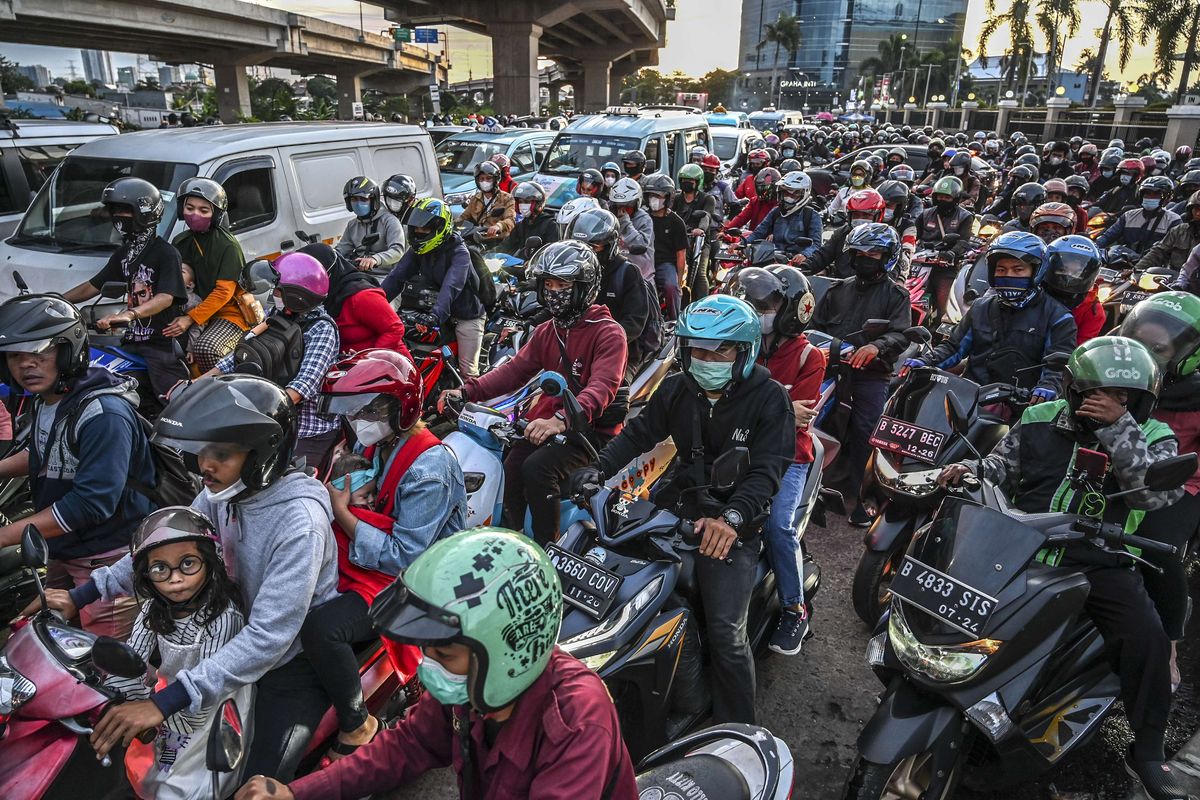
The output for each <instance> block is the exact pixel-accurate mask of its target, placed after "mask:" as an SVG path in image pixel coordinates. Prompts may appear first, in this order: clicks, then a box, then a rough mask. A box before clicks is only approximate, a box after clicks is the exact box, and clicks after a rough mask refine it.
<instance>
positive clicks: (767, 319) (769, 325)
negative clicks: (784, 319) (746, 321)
mask: <svg viewBox="0 0 1200 800" xmlns="http://www.w3.org/2000/svg"><path fill="white" fill-rule="evenodd" d="M758 322H759V325H760V326H761V327H762V332H763V333H764V334H770V333H774V332H775V313H774V312H772V313H770V314H759V315H758Z"/></svg>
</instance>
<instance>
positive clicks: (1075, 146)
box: [1070, 136, 1083, 151]
mask: <svg viewBox="0 0 1200 800" xmlns="http://www.w3.org/2000/svg"><path fill="white" fill-rule="evenodd" d="M1070 145H1071V149H1072V150H1075V151H1078V150H1079V148H1080V147H1082V146H1083V137H1082V136H1072V137H1071V139H1070Z"/></svg>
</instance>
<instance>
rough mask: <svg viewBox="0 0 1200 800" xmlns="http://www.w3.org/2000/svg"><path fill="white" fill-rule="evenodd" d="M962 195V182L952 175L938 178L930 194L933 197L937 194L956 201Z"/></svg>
mask: <svg viewBox="0 0 1200 800" xmlns="http://www.w3.org/2000/svg"><path fill="white" fill-rule="evenodd" d="M962 193H963V182H962V181H960V180H959V179H958V178H955V177H954V176H953V175H947V176H946V177H944V178H938V180H937V183H935V184H933V192H932V193H931V194H932V195H933V196H934V197H936V196H937V195H939V194H941V195H947V196H949V197H953V198H954V199H955V200H956V201H957V200H958V198H959V197H961V196H962Z"/></svg>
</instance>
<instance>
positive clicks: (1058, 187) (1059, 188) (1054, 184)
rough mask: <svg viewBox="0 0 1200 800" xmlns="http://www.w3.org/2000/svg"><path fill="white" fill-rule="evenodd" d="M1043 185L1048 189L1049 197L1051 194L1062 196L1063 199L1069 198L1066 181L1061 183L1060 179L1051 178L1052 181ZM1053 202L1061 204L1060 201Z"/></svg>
mask: <svg viewBox="0 0 1200 800" xmlns="http://www.w3.org/2000/svg"><path fill="white" fill-rule="evenodd" d="M1042 185H1043V186H1044V187H1045V189H1046V194H1047V196H1049V195H1050V194H1060V195H1062V196H1063V197H1066V196H1067V182H1066V181H1060V180H1059V179H1058V178H1051V179H1050V180H1048V181H1046V182H1045V183H1044V184H1042ZM1052 202H1060V201H1052Z"/></svg>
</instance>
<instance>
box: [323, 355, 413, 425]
mask: <svg viewBox="0 0 1200 800" xmlns="http://www.w3.org/2000/svg"><path fill="white" fill-rule="evenodd" d="M424 390H425V385H424V381H422V379H421V373H420V371H419V370H418V369H417V366H416V364H414V363H413V361H412V358H410V357H409V356H407V355H404V354H402V353H398V352H396V351H395V350H387V349H384V348H378V349H371V350H361V351H359V352H357V353H355V354H353V355H351V356H350V357H348V358H344V359H342V360H341V361H339V362H337V363H336V364H334V365H333V366H332V367H330V369H329V372H327V373H326V374H325V385H324V386H322V387H321V394H322V395H323V396H322V398H321V410H322V411H324V412H326V413H329V414H339V415H342V416H344V417H347V418H351V419H352V418H354V416H355V415H357V414H359V413H360V412H362V411H363V410H364V409H366V408H367V406H370V405H371V404H372V403H375V401H376V399H378V398H380V397H382V398H384V402H383V403H381V404H376V405H377V406H379V407H380V408H379V410H380V411H383V410H384V409H386V410H387V411H388V412H389V413H388V416H387V422H388V424H389V425H390V426H391V427H392V430H393V431H395V432H399V431H406V430H408V429H409V428H411V427H412V426H413V425H416V424H417V420H419V419H420V418H421V406H422V403H424V400H425V398H424V394H425V391H424Z"/></svg>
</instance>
